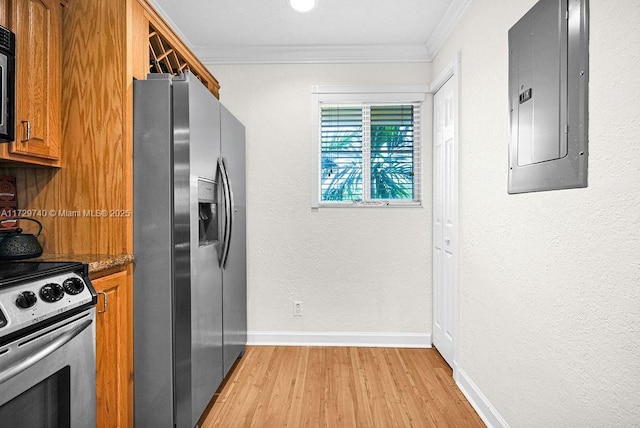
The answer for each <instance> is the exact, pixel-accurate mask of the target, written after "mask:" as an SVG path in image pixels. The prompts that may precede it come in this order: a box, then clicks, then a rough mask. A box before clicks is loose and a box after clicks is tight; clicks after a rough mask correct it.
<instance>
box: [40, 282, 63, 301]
mask: <svg viewBox="0 0 640 428" xmlns="http://www.w3.org/2000/svg"><path fill="white" fill-rule="evenodd" d="M40 297H42V300H44V301H45V302H49V303H53V302H57V301H58V300H60V299H62V298H63V297H64V289H63V288H62V285H60V284H56V283H55V282H52V283H49V284H45V285H43V286H42V288H41V289H40Z"/></svg>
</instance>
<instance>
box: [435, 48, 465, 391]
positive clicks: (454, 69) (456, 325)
mask: <svg viewBox="0 0 640 428" xmlns="http://www.w3.org/2000/svg"><path fill="white" fill-rule="evenodd" d="M460 60H461V53H460V52H457V53H456V55H455V57H454V59H453V60H452V61H451V62H449V63H448V64H447V65H446V66H445V67H444V69H443V70H442V72H440V74H439V75H438V76H437V77H436V78H435V79H434V80H433V81H432V82H431V84H430V85H429V93H430V94H431V95H435V94H436V92H438V90H439V89H440V88H442V86H443V85H444V84H445V83H447V82H448V81H449V80H450V79H453V86H454V96H453V101H454V106H453V110H454V111H453V116H454V120H455V124H454V146H455V156H456V162H455V170H456V173H455V176H456V180H455V184H454V186H453V188H454V192H455V200H456V203H455V213H454V218H455V220H456V236H457V239H458V242H457V248H458V249H457V254H455V256H454V264H455V275H454V281H453V282H454V284H453V308H452V309H453V336H454V340H453V367H452V369H453V378H454V380H456V381H457V380H458V367H459V355H460V304H459V293H460V287H459V282H460V280H459V272H460V248H461V246H460V215H459V213H460V199H459V198H460V190H459V187H460V185H459V182H460V168H459V167H460V154H459V153H460V150H459V149H460V132H459V129H460ZM432 100H433V98H432ZM433 107H435V105H434V104H432V112H431V120H432V124H433V125H435V121H434V115H435V108H433ZM432 132H433V128H432ZM433 143H434V141H433V133H432V143H431V146H432V148H433ZM433 162H435V158H432V168H433V171H434V173H435V170H436V168H435V165H433ZM432 194H433V196H432V197H433V198H434V199H433V200H432V207H431V215H432V219H433V215H434V212H433V210H434V208H435V192H432ZM431 227H432V228H433V220H432V221H431ZM431 249H432V251H433V233H432V243H431ZM431 265H432V266H433V255H432V258H431ZM432 278H433V277H432ZM432 287H435V283H434V282H432ZM432 296H433V288H432ZM432 304H435V301H434V300H433V297H432ZM431 322H432V325H433V318H432V320H431Z"/></svg>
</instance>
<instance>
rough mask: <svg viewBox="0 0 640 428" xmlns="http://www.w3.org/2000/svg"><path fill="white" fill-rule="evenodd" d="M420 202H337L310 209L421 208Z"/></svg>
mask: <svg viewBox="0 0 640 428" xmlns="http://www.w3.org/2000/svg"><path fill="white" fill-rule="evenodd" d="M422 207H423V206H422V202H395V203H391V202H337V203H326V202H323V203H320V204H317V205H315V204H314V205H312V206H311V208H313V209H318V208H422Z"/></svg>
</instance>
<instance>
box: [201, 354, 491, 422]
mask: <svg viewBox="0 0 640 428" xmlns="http://www.w3.org/2000/svg"><path fill="white" fill-rule="evenodd" d="M200 426H201V427H202V428H211V427H225V428H227V427H229V428H232V427H257V428H270V427H296V428H297V427H304V428H306V427H432V426H438V427H465V428H466V427H484V424H483V423H482V421H481V420H480V418H479V417H478V415H477V414H476V413H475V411H474V410H473V408H472V407H471V405H470V404H469V403H468V402H467V400H466V399H465V398H464V396H463V395H462V393H461V392H460V390H459V389H458V388H457V386H456V385H455V382H454V381H453V379H452V375H451V369H450V368H449V366H448V365H447V364H446V363H445V362H444V360H443V359H442V357H441V356H440V355H439V354H438V352H437V351H436V350H435V349H398V348H347V347H273V346H250V347H247V351H246V353H245V355H244V357H242V358H241V359H240V360H239V361H238V362H237V363H236V367H235V369H234V370H233V371H232V373H231V375H230V376H229V378H228V380H227V381H226V383H225V384H224V385H223V386H222V387H221V388H220V390H219V391H218V394H217V398H216V400H215V401H214V402H213V405H212V406H210V408H209V412H208V414H206V416H204V417H203V420H202V421H201V424H200Z"/></svg>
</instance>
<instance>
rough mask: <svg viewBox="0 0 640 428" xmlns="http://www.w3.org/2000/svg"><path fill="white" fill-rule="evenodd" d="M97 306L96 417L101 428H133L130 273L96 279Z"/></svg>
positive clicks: (94, 284)
mask: <svg viewBox="0 0 640 428" xmlns="http://www.w3.org/2000/svg"><path fill="white" fill-rule="evenodd" d="M91 282H92V284H93V286H94V288H95V289H96V292H97V293H98V304H97V305H96V370H97V372H96V398H97V399H96V403H97V409H96V415H97V425H96V426H97V427H98V428H114V427H131V426H133V352H132V349H133V328H132V327H133V325H132V300H133V296H132V292H131V291H132V290H131V273H130V269H129V271H121V272H116V273H112V274H110V275H107V276H102V277H100V278H97V279H93V280H92V281H91Z"/></svg>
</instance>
